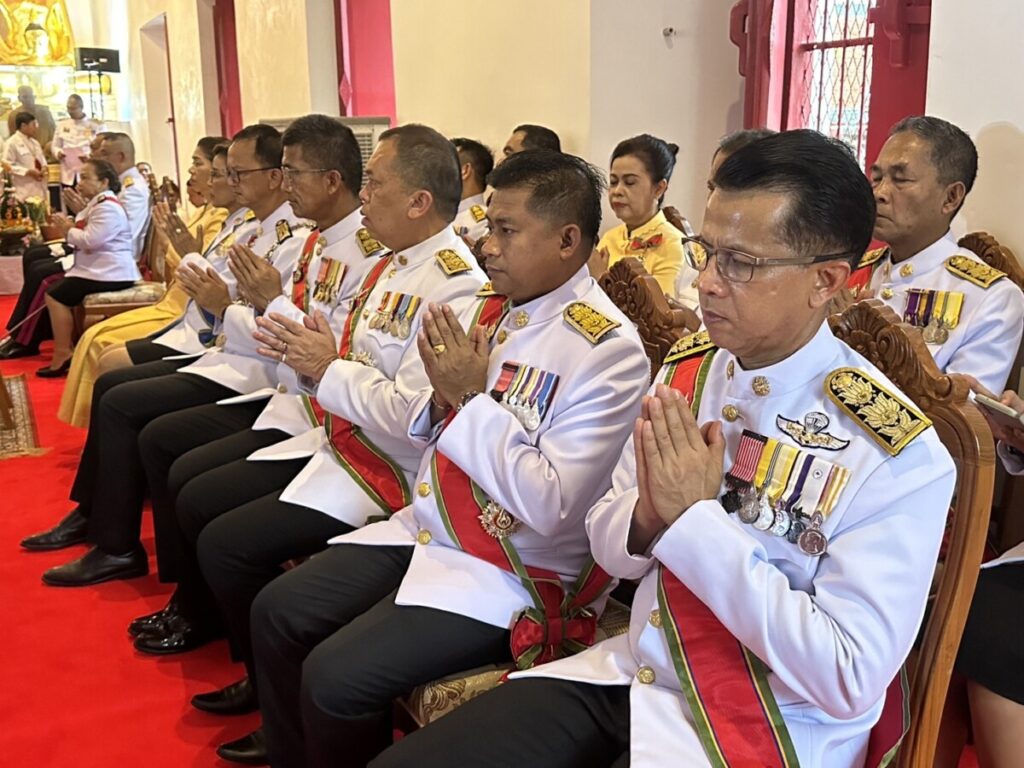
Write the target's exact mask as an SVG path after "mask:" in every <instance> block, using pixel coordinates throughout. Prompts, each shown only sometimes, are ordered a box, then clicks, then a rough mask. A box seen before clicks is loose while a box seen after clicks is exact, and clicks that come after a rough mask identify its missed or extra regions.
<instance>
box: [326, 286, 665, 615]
mask: <svg viewBox="0 0 1024 768" xmlns="http://www.w3.org/2000/svg"><path fill="white" fill-rule="evenodd" d="M574 302H583V303H584V304H586V305H588V306H589V307H591V308H592V309H593V310H596V312H597V313H600V314H601V315H604V316H605V317H606V318H608V319H610V320H612V321H614V322H616V323H619V326H618V327H616V328H614V329H613V330H610V331H609V332H608V333H607V334H606V335H605V336H603V337H601V338H600V339H599V340H598V341H597V342H596V343H595V342H593V341H591V340H590V339H589V338H587V337H586V336H584V335H583V334H582V333H581V332H580V331H578V330H577V329H576V328H575V327H573V326H572V325H571V324H570V323H569V322H568V321H567V320H566V319H565V315H564V312H565V311H566V308H567V307H569V306H570V305H571V304H573V303H574ZM511 361H515V362H518V363H523V364H525V365H528V366H531V367H533V368H536V369H539V370H540V371H543V372H547V373H553V374H555V375H557V376H558V377H559V378H558V382H557V385H556V386H555V389H554V395H553V396H552V399H551V400H550V403H549V405H548V407H547V409H546V411H545V413H543V414H541V420H540V423H539V425H538V426H537V427H536V428H534V429H530V428H529V423H528V422H521V421H520V418H519V417H518V416H517V415H516V414H515V413H513V411H511V410H510V409H508V408H506V407H505V406H504V405H503V404H501V403H499V402H498V401H497V400H495V399H493V398H492V397H491V396H488V395H487V394H482V395H478V396H476V397H474V398H473V399H472V400H470V401H469V403H468V404H467V405H466V406H465V407H464V408H463V409H462V410H461V411H460V412H459V413H458V414H456V416H455V417H454V419H452V421H451V422H450V423H449V424H448V426H447V427H445V428H444V430H443V431H442V432H440V434H439V435H438V434H437V430H436V429H432V428H430V425H429V398H430V392H429V391H426V392H423V393H421V395H420V396H419V399H418V402H417V403H416V404H415V407H414V408H411V409H410V411H409V414H410V416H411V417H412V419H411V421H410V423H409V427H408V431H409V435H410V437H412V438H414V439H417V440H419V441H420V443H421V444H422V445H424V446H426V447H427V451H426V455H425V456H424V457H423V461H422V463H421V464H420V470H419V473H418V476H417V478H416V494H415V496H414V497H413V503H412V504H411V505H410V506H408V507H406V508H404V509H402V510H401V511H399V512H397V513H396V514H395V515H393V516H392V517H391V518H390V519H389V520H387V521H384V522H380V523H374V524H372V525H368V526H366V527H365V528H362V529H361V530H358V531H354V532H352V533H349V534H346V535H344V536H340V537H338V538H335V539H332V540H331V543H332V544H333V543H337V542H344V543H353V544H371V545H392V546H394V545H408V546H415V549H414V551H413V556H412V560H411V562H410V564H409V569H408V571H407V573H406V575H405V577H404V578H403V579H402V583H401V586H400V587H399V590H398V595H397V598H396V603H398V604H399V605H422V606H428V607H431V608H437V609H439V610H443V611H449V612H452V613H458V614H461V615H463V616H468V617H470V618H473V619H476V620H478V621H482V622H486V623H488V624H491V625H493V626H497V627H506V628H510V627H511V626H512V624H513V623H514V622H515V620H516V618H517V617H518V616H519V614H520V613H521V612H522V610H523V609H524V608H526V607H532V606H533V605H534V603H533V601H532V600H531V598H530V595H529V593H528V592H527V590H526V588H525V587H524V586H523V584H522V582H521V581H520V580H519V578H518V577H516V576H515V575H513V574H512V573H511V572H510V571H508V570H505V569H503V568H499V567H497V566H495V565H492V564H490V563H488V562H486V561H484V560H482V559H479V558H477V557H476V556H474V555H471V554H469V553H467V552H464V551H462V550H461V549H458V548H456V547H455V545H454V543H453V541H452V539H451V538H450V536H449V534H448V533H447V530H446V527H445V524H444V523H443V522H442V517H441V515H440V513H439V511H438V489H437V488H436V487H435V485H434V483H433V479H432V476H431V467H430V464H431V458H432V456H433V454H434V453H435V452H438V451H439V452H441V453H442V454H444V455H445V456H447V457H448V458H449V459H450V460H451V461H452V462H453V463H454V464H455V465H456V466H458V467H460V468H461V469H462V470H463V471H464V472H466V474H468V475H469V477H470V478H472V479H473V480H474V481H475V482H476V483H477V485H479V486H480V488H481V489H482V491H483V492H484V493H485V494H486V495H487V496H488V498H489V499H491V500H493V501H494V502H495V503H497V504H498V505H500V506H501V507H503V508H504V509H506V510H508V511H509V512H510V513H511V514H512V515H513V516H515V517H516V518H517V519H518V520H519V521H521V523H522V526H521V527H520V528H519V529H518V530H517V531H516V532H514V533H513V534H512V535H511V537H510V539H511V541H512V543H513V545H514V546H515V548H516V550H517V551H518V553H519V555H520V557H521V559H522V562H523V563H524V564H525V565H527V566H535V567H538V568H544V569H549V570H551V571H554V572H555V573H557V574H558V575H559V576H560V577H561V579H562V581H563V584H565V585H566V586H569V585H571V584H572V582H574V581H575V580H576V578H577V576H578V574H579V571H580V570H581V569H582V567H583V565H584V563H585V562H586V561H587V559H588V556H589V546H588V543H587V537H586V531H585V529H584V525H583V521H584V517H585V516H586V513H587V510H588V509H589V508H590V506H591V505H592V504H593V503H594V502H595V501H596V500H597V499H598V498H599V497H600V495H601V493H602V492H603V491H604V489H605V488H606V487H607V478H608V476H609V474H610V472H611V470H612V468H613V467H614V464H615V461H616V460H617V458H618V455H619V452H620V451H621V449H622V445H623V443H624V442H625V440H626V437H627V436H628V435H629V433H630V430H632V428H633V419H634V418H635V417H636V416H638V415H639V409H640V398H641V396H642V395H643V392H644V390H646V389H647V384H648V382H649V381H650V379H649V376H650V364H649V362H648V360H647V357H646V355H645V354H644V350H643V345H642V343H641V341H640V338H639V336H638V335H637V333H636V330H635V329H634V327H633V325H632V324H631V323H630V322H629V321H628V320H627V319H626V318H625V316H624V315H623V314H622V313H621V312H620V311H619V310H618V309H617V308H616V307H615V305H614V304H613V303H612V301H611V299H609V298H608V297H607V296H606V295H605V293H604V291H602V290H601V288H600V286H598V284H597V282H596V281H595V280H594V279H593V278H591V277H590V275H589V273H588V271H587V270H586V268H583V269H581V270H579V271H578V272H577V273H576V274H575V275H574V276H573V277H572V278H570V279H569V280H568V281H566V282H565V283H564V284H563V285H561V286H560V287H558V288H556V289H555V290H554V291H552V292H551V293H549V294H546V295H545V296H541V297H539V298H537V299H534V300H532V301H529V302H527V303H525V304H522V305H519V306H516V307H513V308H512V309H511V310H510V312H509V313H508V315H506V317H505V318H504V319H503V320H502V322H500V323H499V324H498V327H497V329H496V332H495V335H494V336H493V337H492V347H491V355H490V361H489V365H488V370H487V387H486V389H485V392H490V391H492V390H493V389H494V387H495V384H496V383H497V381H498V378H499V376H500V374H501V373H502V366H503V364H504V363H506V362H511ZM420 531H428V532H429V533H430V541H429V543H427V544H417V541H418V532H420Z"/></svg>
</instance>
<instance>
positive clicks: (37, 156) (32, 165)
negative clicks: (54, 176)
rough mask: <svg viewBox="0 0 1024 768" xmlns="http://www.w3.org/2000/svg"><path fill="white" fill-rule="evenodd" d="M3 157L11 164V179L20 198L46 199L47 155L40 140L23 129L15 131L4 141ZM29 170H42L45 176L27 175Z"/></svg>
mask: <svg viewBox="0 0 1024 768" xmlns="http://www.w3.org/2000/svg"><path fill="white" fill-rule="evenodd" d="M3 159H4V162H5V163H7V164H9V165H10V166H11V181H12V182H13V183H14V192H15V194H16V195H17V196H18V199H20V200H28V198H30V197H37V198H39V200H40V201H45V200H46V173H47V171H46V155H44V154H43V148H42V146H40V144H39V142H38V141H36V140H35V139H33V138H31V137H29V136H26V135H25V134H24V133H22V132H21V131H15V133H14V135H13V136H11V138H9V139H8V140H7V141H6V142H4V158H3ZM29 171H41V172H42V174H43V178H42V179H33V178H32V177H31V176H27V175H26V174H27V173H28V172H29Z"/></svg>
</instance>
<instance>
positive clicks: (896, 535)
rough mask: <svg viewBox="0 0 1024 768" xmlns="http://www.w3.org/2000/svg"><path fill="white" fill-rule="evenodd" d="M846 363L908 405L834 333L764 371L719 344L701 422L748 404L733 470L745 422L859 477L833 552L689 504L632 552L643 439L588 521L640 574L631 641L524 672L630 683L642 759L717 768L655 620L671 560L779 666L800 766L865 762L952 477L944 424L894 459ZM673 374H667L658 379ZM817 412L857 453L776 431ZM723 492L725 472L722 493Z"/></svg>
mask: <svg viewBox="0 0 1024 768" xmlns="http://www.w3.org/2000/svg"><path fill="white" fill-rule="evenodd" d="M843 367H850V368H854V369H857V370H859V371H863V372H865V373H867V374H868V375H869V376H870V377H871V378H872V379H874V381H875V382H877V384H878V385H880V387H881V388H882V389H883V390H885V391H887V392H888V393H889V396H891V397H892V398H894V399H896V401H898V402H902V403H904V404H906V403H907V401H906V400H905V398H903V397H902V395H899V394H898V390H896V389H895V387H894V386H893V385H892V384H891V383H890V382H889V381H888V380H887V379H886V378H885V377H884V375H883V374H882V373H881V372H880V371H878V370H877V369H876V368H875V367H874V366H872V365H871V364H870V363H869V362H868V361H867V360H865V359H864V358H862V357H861V356H860V355H858V354H857V353H856V352H854V351H853V350H852V349H851V348H850V347H848V346H846V345H845V344H843V343H842V342H841V341H839V340H838V339H836V338H835V337H834V336H833V335H832V334H831V333H830V332H829V329H828V326H827V324H822V327H821V329H820V330H819V331H818V333H817V334H816V335H815V336H814V337H813V338H812V339H811V341H810V342H808V343H807V344H806V345H805V346H804V347H803V348H801V349H800V350H798V351H797V352H795V353H794V354H792V355H790V356H789V357H788V358H786V359H785V360H783V361H782V362H780V363H777V364H775V365H772V366H769V367H767V368H762V369H760V370H755V371H744V370H743V368H742V366H741V365H740V363H739V361H738V360H737V359H736V358H735V357H734V356H733V355H731V354H730V353H728V352H727V351H725V350H720V351H719V352H718V353H717V354H716V356H715V358H714V360H713V362H712V363H711V366H710V369H709V371H708V377H707V383H706V385H705V387H704V390H703V398H702V399H701V402H700V409H699V418H698V423H700V424H703V423H706V422H708V421H711V420H714V419H720V418H721V417H722V416H721V415H722V412H723V407H725V406H729V405H731V406H734V407H736V408H737V409H738V410H739V413H740V416H741V417H740V418H739V419H737V420H735V421H732V422H730V421H726V420H723V421H722V426H723V434H724V437H725V441H726V458H725V467H724V468H725V470H726V471H728V470H729V469H730V468H731V467H732V463H733V459H734V458H735V455H736V450H737V445H738V443H739V439H740V436H741V433H742V431H743V430H744V429H749V430H752V431H753V432H756V433H758V434H761V435H764V436H766V437H771V438H776V439H778V440H780V441H782V442H785V443H788V444H790V445H793V446H795V447H799V448H800V450H801V451H803V452H805V453H806V454H809V455H813V456H816V457H820V458H823V459H825V460H827V461H829V462H833V463H836V464H839V465H841V466H843V467H845V468H846V469H848V470H849V472H850V473H851V475H850V479H849V483H848V484H847V485H846V487H845V490H843V491H842V493H841V495H840V496H839V498H838V502H837V504H836V506H835V508H834V510H833V511H832V513H831V515H830V516H829V517H828V519H827V520H826V521H825V523H824V525H823V526H822V530H823V531H824V533H825V534H826V535H827V536H828V550H827V553H826V554H825V555H823V556H821V557H812V556H810V555H807V554H804V552H803V551H801V549H800V548H799V547H798V546H797V545H796V544H792V543H790V542H789V541H788V540H787V539H786V538H785V537H777V536H773V535H771V533H770V532H767V531H764V532H762V531H760V530H757V529H755V528H754V527H753V526H751V525H745V524H743V523H742V522H740V520H739V519H738V518H737V517H736V516H735V515H729V514H727V513H726V511H725V510H724V509H723V507H722V505H721V503H720V502H719V501H718V499H714V500H708V501H700V502H698V503H696V504H694V505H693V506H691V507H690V508H689V509H688V510H686V512H685V513H684V514H683V515H682V516H681V517H680V518H678V519H677V520H676V521H675V522H674V523H673V524H672V525H671V526H669V527H668V528H667V529H666V530H665V531H664V532H663V533H662V534H661V535H660V537H659V538H658V539H656V543H655V544H654V545H653V547H652V548H651V550H650V553H649V554H648V555H633V554H630V553H629V552H628V550H627V537H628V534H629V528H630V523H631V520H632V517H633V509H634V507H635V505H636V502H637V498H638V492H637V489H636V467H635V462H634V454H633V443H632V438H630V440H629V442H628V443H627V445H626V447H625V449H624V450H623V452H622V456H621V459H620V460H619V464H618V466H617V467H616V468H615V471H614V474H613V475H612V489H611V490H610V491H609V492H608V493H607V494H606V495H605V496H604V498H602V499H601V500H600V501H599V502H598V503H597V504H596V505H595V506H594V508H593V509H591V510H590V513H589V515H588V516H587V528H588V531H589V534H590V541H591V546H592V548H593V553H594V557H595V559H596V560H597V563H598V564H599V565H600V566H602V567H603V568H604V569H605V570H606V571H607V572H608V573H610V574H611V575H613V576H616V577H618V578H622V579H642V582H641V583H640V587H639V589H638V590H637V593H636V596H635V598H634V600H633V607H632V614H631V620H630V631H629V634H628V635H621V636H618V637H613V638H610V639H608V640H606V641H604V642H601V643H598V644H596V645H595V646H594V647H592V648H590V649H588V650H586V651H583V652H582V653H580V654H578V655H576V656H572V657H569V658H566V659H562V660H560V661H556V662H553V663H551V664H547V665H544V666H540V667H537V668H536V669H533V670H530V671H527V672H524V673H519V674H515V675H514V677H530V676H533V677H554V678H562V679H569V680H580V681H584V682H590V683H594V684H597V685H629V686H630V687H631V691H630V716H631V726H630V731H631V746H630V749H631V762H630V764H631V765H633V766H635V767H636V768H649V767H651V766H676V765H686V766H691V765H708V764H709V763H708V760H707V757H706V755H705V753H704V750H703V748H702V747H701V744H700V741H699V740H698V737H697V733H696V730H695V728H694V720H693V716H692V715H691V713H690V709H689V707H688V705H687V704H686V702H685V699H684V697H683V694H682V692H681V688H680V685H679V681H678V678H677V677H676V673H675V670H674V666H673V661H672V658H671V656H670V653H669V646H668V644H667V642H666V640H665V634H664V629H659V628H657V627H655V626H654V625H653V624H652V623H651V622H650V620H649V617H650V616H651V612H652V611H653V610H655V609H656V608H658V601H657V594H656V588H657V581H658V576H657V568H656V566H657V565H658V564H659V563H660V564H662V565H663V566H664V567H665V568H667V569H668V570H669V571H671V572H672V573H673V574H674V575H675V576H676V577H677V578H678V579H679V580H680V581H682V582H683V584H685V585H686V586H687V587H688V588H689V589H690V590H691V591H692V592H693V593H694V595H695V596H696V597H698V598H699V599H700V600H701V601H702V602H704V604H705V605H707V607H708V608H709V609H710V610H711V611H712V612H713V613H714V614H715V616H716V617H717V618H718V620H719V621H721V623H722V624H723V625H724V627H725V628H726V629H727V630H728V631H729V632H730V633H732V635H733V636H734V637H735V638H736V639H737V640H738V641H739V642H741V643H742V644H743V645H744V646H745V647H746V648H748V649H749V650H750V651H751V652H752V653H753V654H754V655H756V656H757V657H758V658H759V659H761V660H762V661H763V662H764V663H765V665H766V666H767V667H768V669H769V672H768V681H769V684H770V686H771V689H772V692H773V693H774V696H775V699H776V701H777V703H778V705H779V708H780V710H781V714H782V716H783V718H784V720H785V723H786V725H787V727H788V730H789V734H790V736H791V738H792V741H793V745H794V747H795V749H796V752H797V755H798V757H799V760H800V763H801V765H807V766H828V767H829V768H860V767H861V766H862V765H863V762H864V758H865V752H866V748H867V740H868V733H869V731H870V730H871V728H872V726H873V725H874V724H875V722H876V721H877V720H878V717H879V715H880V713H881V708H882V703H883V700H884V694H885V690H886V688H887V687H888V686H889V684H890V682H891V681H892V680H893V679H894V677H895V676H896V674H897V672H898V670H899V669H900V666H901V665H902V664H903V662H904V660H905V658H906V656H907V654H908V652H909V651H910V648H911V646H912V644H913V642H914V639H915V637H916V635H917V632H918V628H919V626H920V624H921V619H922V616H923V613H924V608H925V602H926V600H927V596H928V588H929V585H930V582H931V578H932V573H933V572H934V569H935V562H936V557H937V554H938V549H939V543H940V541H941V539H942V533H943V527H944V524H945V520H946V510H947V509H948V505H949V501H950V498H951V495H952V492H953V485H954V480H955V469H954V465H953V462H952V459H951V458H950V456H949V454H948V452H947V451H946V449H945V448H944V447H943V446H942V444H941V443H940V441H939V438H938V435H937V434H936V432H935V430H934V429H933V428H928V429H926V430H925V431H923V432H921V433H920V434H919V435H918V436H917V437H916V438H914V439H913V440H912V441H911V442H910V443H909V444H908V445H906V447H904V448H903V449H902V451H901V452H900V453H899V454H898V455H896V456H891V455H890V454H889V453H888V452H887V451H886V450H884V449H883V448H881V447H880V446H879V444H878V443H876V442H875V440H874V439H873V436H872V435H871V434H869V433H868V431H867V430H866V429H864V428H862V427H861V426H860V425H859V424H858V423H857V422H856V421H854V419H852V418H851V417H849V416H847V415H846V414H845V412H844V411H842V410H841V409H840V408H839V406H838V405H836V404H835V403H834V402H833V401H832V400H831V399H830V398H829V397H828V396H827V395H826V392H825V380H826V377H827V376H828V375H829V373H830V372H832V371H835V370H836V369H838V368H843ZM730 368H732V369H733V370H734V373H733V376H732V377H730V375H729V370H730ZM755 376H762V377H765V378H766V380H767V382H768V384H769V387H770V393H769V394H768V395H767V396H758V395H757V394H755V392H754V389H753V380H754V377H755ZM663 379H664V372H663V373H662V374H659V376H658V379H657V381H658V382H661V381H663ZM762 391H763V390H762ZM875 402H876V403H877V402H878V401H877V400H876V401H875ZM811 413H815V414H823V415H824V416H825V417H826V422H827V423H826V426H825V427H824V428H823V429H822V433H827V434H828V435H832V436H833V437H835V438H837V439H838V440H840V441H847V440H848V441H849V443H848V444H847V445H846V447H843V448H841V449H838V450H827V449H825V448H807V447H800V446H799V445H798V443H797V442H796V441H795V440H794V439H793V438H791V437H790V436H789V435H788V434H787V433H786V432H785V431H783V430H782V429H781V428H780V426H779V425H780V422H779V421H778V419H779V417H782V418H784V419H789V420H791V421H796V422H798V423H799V422H802V421H803V419H804V417H805V415H809V414H811ZM819 423H820V422H819ZM725 490H726V485H725V483H724V478H723V484H722V487H721V490H720V493H724V492H725ZM663 622H664V627H668V626H669V622H668V621H667V620H664V619H663ZM641 667H647V668H649V669H650V670H651V671H653V673H654V676H655V680H654V683H653V684H643V683H641V682H640V681H639V680H638V679H637V673H638V671H639V670H640V668H641ZM645 678H646V675H645ZM647 679H649V678H647Z"/></svg>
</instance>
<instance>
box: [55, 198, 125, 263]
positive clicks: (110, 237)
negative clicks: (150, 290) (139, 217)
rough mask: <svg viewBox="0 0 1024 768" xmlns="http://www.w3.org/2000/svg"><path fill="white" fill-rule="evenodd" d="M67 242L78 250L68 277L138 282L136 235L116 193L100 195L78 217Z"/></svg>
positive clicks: (69, 232)
mask: <svg viewBox="0 0 1024 768" xmlns="http://www.w3.org/2000/svg"><path fill="white" fill-rule="evenodd" d="M67 243H68V245H71V246H73V247H74V249H75V256H74V259H75V262H74V265H73V266H72V267H71V269H69V270H68V271H67V273H66V274H67V276H68V277H82V278H86V279H88V280H103V281H105V282H118V281H121V280H138V279H139V277H140V275H139V268H138V266H136V264H135V255H134V253H133V252H132V232H131V228H130V226H129V224H128V216H127V215H126V214H125V211H124V207H123V206H122V205H121V203H120V202H119V201H118V199H117V195H115V194H114V193H113V192H109V191H107V192H100V193H99V194H98V195H96V196H95V197H93V198H92V200H90V201H89V202H88V203H87V204H86V206H85V208H83V209H82V210H81V211H79V212H78V215H77V216H75V226H74V227H72V228H71V229H69V230H68V234H67Z"/></svg>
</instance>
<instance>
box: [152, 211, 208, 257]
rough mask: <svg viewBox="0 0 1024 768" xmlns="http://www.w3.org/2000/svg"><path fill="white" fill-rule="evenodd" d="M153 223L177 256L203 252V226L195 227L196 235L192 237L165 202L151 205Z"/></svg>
mask: <svg viewBox="0 0 1024 768" xmlns="http://www.w3.org/2000/svg"><path fill="white" fill-rule="evenodd" d="M153 221H154V222H156V225H157V226H158V227H160V230H161V231H162V232H163V233H164V235H166V237H167V239H168V240H169V241H170V243H171V245H172V246H173V247H174V250H175V251H176V252H177V253H178V255H179V256H184V255H186V254H189V253H200V252H201V251H202V250H203V225H202V224H200V225H199V226H198V227H196V234H195V236H194V237H193V236H192V233H191V232H189V231H188V226H187V225H186V224H185V222H184V221H182V219H181V217H180V216H179V215H178V213H177V212H176V211H174V210H172V209H171V206H170V205H168V203H167V201H166V200H159V201H157V202H156V203H155V204H154V205H153Z"/></svg>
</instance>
